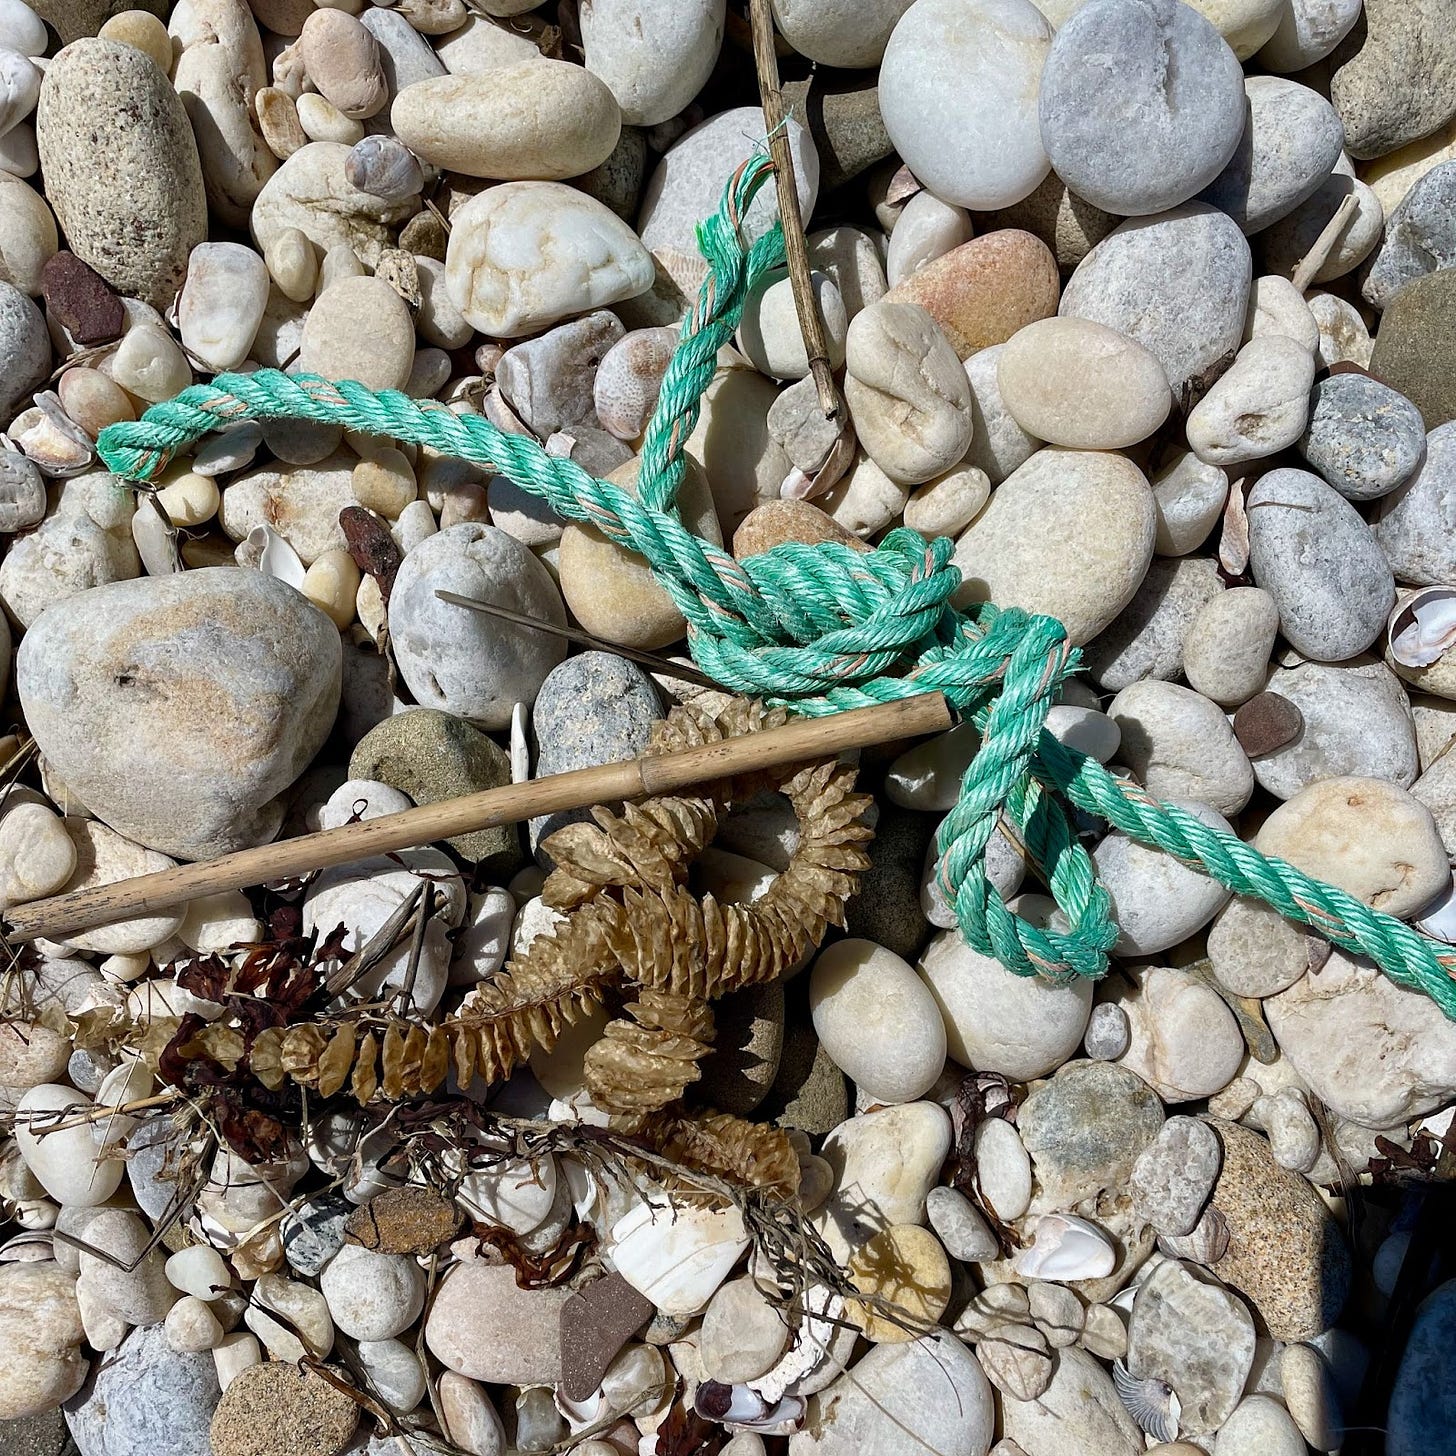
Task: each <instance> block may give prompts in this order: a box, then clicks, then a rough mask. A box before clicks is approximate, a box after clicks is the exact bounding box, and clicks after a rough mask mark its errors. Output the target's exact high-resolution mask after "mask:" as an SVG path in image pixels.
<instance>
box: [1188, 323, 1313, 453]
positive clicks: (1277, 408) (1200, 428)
mask: <svg viewBox="0 0 1456 1456" xmlns="http://www.w3.org/2000/svg"><path fill="white" fill-rule="evenodd" d="M1314 371H1315V361H1314V356H1313V355H1312V354H1311V353H1310V352H1309V350H1308V349H1306V348H1305V347H1304V345H1303V344H1301V343H1299V342H1298V341H1297V340H1295V339H1291V338H1287V337H1285V336H1284V335H1282V334H1260V335H1258V336H1257V337H1256V338H1253V339H1250V340H1249V342H1248V343H1247V344H1245V345H1244V347H1243V348H1242V349H1240V350H1239V352H1238V357H1237V358H1236V359H1235V360H1234V362H1233V363H1232V364H1231V365H1230V366H1229V369H1228V372H1227V373H1225V374H1224V375H1223V376H1222V377H1221V378H1220V379H1219V380H1218V382H1217V383H1216V384H1215V385H1214V386H1213V388H1212V389H1210V390H1209V391H1208V393H1207V394H1205V395H1204V396H1203V398H1202V399H1201V400H1199V402H1198V403H1197V404H1196V405H1195V406H1194V408H1193V410H1192V412H1191V413H1190V414H1189V416H1188V444H1189V446H1190V447H1191V448H1192V450H1193V453H1194V454H1195V455H1197V456H1198V458H1199V459H1200V460H1203V461H1205V462H1207V463H1208V464H1210V465H1236V464H1239V463H1241V462H1243V461H1245V460H1260V459H1263V458H1264V457H1265V456H1266V455H1275V454H1277V453H1278V452H1279V451H1280V450H1284V449H1287V448H1288V447H1289V446H1290V445H1292V444H1294V442H1295V441H1296V440H1297V439H1299V437H1300V436H1301V435H1302V434H1303V433H1304V427H1305V424H1306V423H1307V421H1308V419H1309V391H1310V388H1311V386H1312V385H1313V384H1314Z"/></svg>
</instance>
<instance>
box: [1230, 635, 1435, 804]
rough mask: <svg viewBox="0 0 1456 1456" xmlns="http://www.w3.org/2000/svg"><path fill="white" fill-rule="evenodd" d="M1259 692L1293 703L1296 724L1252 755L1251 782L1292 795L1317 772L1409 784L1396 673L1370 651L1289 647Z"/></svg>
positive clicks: (1409, 727) (1406, 719)
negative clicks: (1306, 657) (1313, 655)
mask: <svg viewBox="0 0 1456 1456" xmlns="http://www.w3.org/2000/svg"><path fill="white" fill-rule="evenodd" d="M1266 691H1268V692H1271V693H1276V694H1278V696H1279V697H1281V698H1284V699H1286V700H1287V701H1288V702H1291V703H1293V704H1294V706H1295V707H1296V708H1297V709H1298V710H1299V715H1300V717H1301V719H1302V720H1303V724H1302V726H1301V728H1300V730H1299V732H1298V734H1297V735H1296V736H1295V737H1294V739H1293V740H1292V741H1291V742H1289V743H1287V744H1285V745H1284V747H1282V748H1276V749H1274V750H1273V751H1272V752H1270V753H1265V754H1261V755H1260V756H1259V757H1258V758H1256V759H1254V760H1253V764H1254V777H1255V778H1256V779H1257V780H1258V781H1259V786H1260V787H1261V788H1263V789H1266V790H1267V791H1268V792H1269V793H1271V794H1273V795H1274V796H1275V797H1276V798H1279V799H1292V798H1293V797H1294V796H1295V795H1296V794H1297V793H1298V792H1299V791H1300V790H1301V789H1305V788H1308V787H1309V785H1310V784H1313V783H1317V782H1318V781H1319V780H1320V779H1333V778H1342V777H1344V776H1346V775H1355V776H1356V777H1362V778H1376V779H1389V780H1390V781H1391V782H1392V783H1396V784H1399V785H1400V786H1401V787H1402V788H1409V787H1410V785H1411V784H1412V783H1413V782H1414V781H1415V777H1416V774H1417V773H1418V772H1419V761H1418V757H1417V753H1416V730H1415V725H1414V724H1413V722H1412V721H1411V710H1410V701H1409V699H1408V698H1407V697H1406V692H1405V689H1404V688H1403V687H1402V686H1401V683H1400V679H1399V678H1397V677H1396V675H1395V674H1394V673H1393V672H1392V671H1391V670H1390V669H1389V668H1388V667H1387V666H1386V665H1385V664H1384V663H1383V662H1377V661H1375V659H1373V658H1371V657H1355V658H1352V659H1350V661H1348V662H1304V661H1301V660H1300V659H1299V658H1298V657H1297V656H1296V655H1295V654H1294V653H1290V654H1289V660H1288V661H1286V662H1285V663H1284V664H1283V665H1282V666H1280V667H1278V668H1276V670H1275V671H1274V672H1272V673H1271V674H1270V675H1269V681H1268V685H1267V689H1266Z"/></svg>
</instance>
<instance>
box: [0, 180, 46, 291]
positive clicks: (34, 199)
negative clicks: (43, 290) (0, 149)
mask: <svg viewBox="0 0 1456 1456" xmlns="http://www.w3.org/2000/svg"><path fill="white" fill-rule="evenodd" d="M59 243H60V240H59V238H58V236H57V233H56V220H55V218H54V217H53V216H52V215H51V210H50V208H49V207H47V206H46V203H45V199H44V198H43V197H42V196H41V195H40V193H39V192H37V191H36V190H35V188H34V187H32V186H31V185H30V184H29V183H28V182H23V181H21V179H20V178H19V177H12V176H11V175H10V174H9V173H8V172H6V171H5V170H4V169H3V168H0V283H9V284H10V285H11V286H12V287H14V288H18V289H19V290H20V291H21V292H22V293H27V294H30V295H31V296H32V297H34V296H35V295H36V294H38V293H39V292H40V274H41V269H42V268H44V267H45V265H46V264H47V263H48V262H49V261H50V259H51V257H52V256H53V255H54V254H55V251H56V248H57V247H58V246H59Z"/></svg>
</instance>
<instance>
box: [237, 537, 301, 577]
mask: <svg viewBox="0 0 1456 1456" xmlns="http://www.w3.org/2000/svg"><path fill="white" fill-rule="evenodd" d="M244 545H245V546H246V548H247V551H246V558H247V559H248V560H250V561H251V562H252V563H253V564H254V565H255V566H256V567H257V568H258V570H259V571H261V572H263V573H264V575H266V576H276V577H277V578H278V580H279V581H286V582H287V583H288V585H289V586H291V587H294V588H295V589H296V590H298V591H302V590H303V578H304V576H305V575H306V572H307V568H306V567H305V566H304V564H303V562H302V561H301V560H300V559H299V555H298V552H296V551H295V550H294V549H293V547H292V546H290V545H289V544H288V542H287V541H285V540H284V539H283V537H282V536H280V535H279V534H278V532H277V531H275V530H274V529H273V528H272V526H254V527H253V529H252V530H251V531H249V532H248V539H247V541H246V542H245V543H244Z"/></svg>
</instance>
